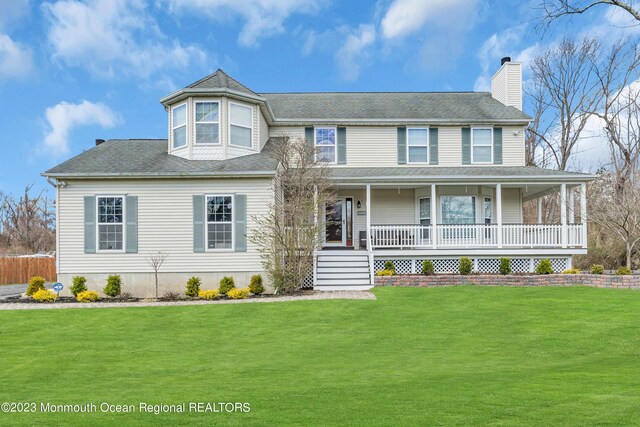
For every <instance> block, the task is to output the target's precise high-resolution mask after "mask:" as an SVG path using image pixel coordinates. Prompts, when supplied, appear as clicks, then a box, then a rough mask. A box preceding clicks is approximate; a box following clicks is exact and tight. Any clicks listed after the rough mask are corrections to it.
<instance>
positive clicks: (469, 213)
mask: <svg viewBox="0 0 640 427" xmlns="http://www.w3.org/2000/svg"><path fill="white" fill-rule="evenodd" d="M440 207H441V211H442V224H475V223H476V198H475V196H441V197H440Z"/></svg>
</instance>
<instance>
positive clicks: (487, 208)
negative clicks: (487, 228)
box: [482, 197, 493, 224]
mask: <svg viewBox="0 0 640 427" xmlns="http://www.w3.org/2000/svg"><path fill="white" fill-rule="evenodd" d="M482 215H483V218H484V223H485V224H491V221H492V219H493V201H492V200H491V197H485V198H484V204H483V206H482Z"/></svg>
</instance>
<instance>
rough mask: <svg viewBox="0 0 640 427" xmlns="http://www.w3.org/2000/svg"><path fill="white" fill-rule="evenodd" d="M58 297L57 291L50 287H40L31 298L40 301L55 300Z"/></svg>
mask: <svg viewBox="0 0 640 427" xmlns="http://www.w3.org/2000/svg"><path fill="white" fill-rule="evenodd" d="M56 297H57V295H56V293H55V292H53V291H50V290H49V289H38V290H37V291H36V292H34V293H33V295H31V298H33V299H34V300H35V301H38V302H54V301H55V300H56Z"/></svg>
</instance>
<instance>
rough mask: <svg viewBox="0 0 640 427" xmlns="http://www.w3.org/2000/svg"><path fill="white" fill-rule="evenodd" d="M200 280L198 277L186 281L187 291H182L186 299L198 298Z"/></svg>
mask: <svg viewBox="0 0 640 427" xmlns="http://www.w3.org/2000/svg"><path fill="white" fill-rule="evenodd" d="M200 284H201V281H200V278H199V277H195V276H194V277H190V278H189V280H187V289H186V290H185V291H184V294H185V295H186V296H188V297H191V298H195V297H197V296H198V292H200Z"/></svg>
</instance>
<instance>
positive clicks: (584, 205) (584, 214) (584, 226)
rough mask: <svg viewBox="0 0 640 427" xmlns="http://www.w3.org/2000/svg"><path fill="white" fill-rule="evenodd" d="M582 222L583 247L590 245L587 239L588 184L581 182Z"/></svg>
mask: <svg viewBox="0 0 640 427" xmlns="http://www.w3.org/2000/svg"><path fill="white" fill-rule="evenodd" d="M580 222H581V223H582V247H583V248H586V247H588V246H589V242H588V241H587V184H586V183H584V182H583V183H582V184H580Z"/></svg>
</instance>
